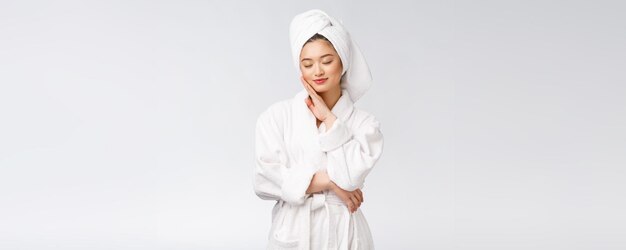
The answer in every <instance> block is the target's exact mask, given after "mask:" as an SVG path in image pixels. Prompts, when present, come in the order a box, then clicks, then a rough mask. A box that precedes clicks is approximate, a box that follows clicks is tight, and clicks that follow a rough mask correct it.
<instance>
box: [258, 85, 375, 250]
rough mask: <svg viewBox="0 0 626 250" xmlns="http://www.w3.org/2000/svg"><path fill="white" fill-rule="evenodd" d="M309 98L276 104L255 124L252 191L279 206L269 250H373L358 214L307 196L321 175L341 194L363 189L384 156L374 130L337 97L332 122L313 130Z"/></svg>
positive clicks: (334, 201)
mask: <svg viewBox="0 0 626 250" xmlns="http://www.w3.org/2000/svg"><path fill="white" fill-rule="evenodd" d="M307 96H308V93H307V92H306V91H305V90H303V91H301V92H299V93H298V94H297V95H296V96H295V97H294V98H292V99H289V100H285V101H281V102H278V103H275V104H273V105H272V106H270V107H269V108H268V109H267V110H266V111H264V112H263V113H262V114H261V115H260V116H259V118H258V120H257V124H256V146H255V149H256V167H255V171H254V190H255V193H256V194H257V195H258V196H259V197H260V198H262V199H265V200H276V201H277V202H276V204H275V205H274V209H273V211H272V228H271V230H270V234H269V244H268V249H307V250H308V249H374V245H373V241H372V237H371V234H370V231H369V227H368V225H367V221H366V220H365V217H364V216H363V214H362V212H361V210H360V209H359V210H357V212H355V213H353V214H351V213H349V211H348V208H347V207H346V206H345V205H344V204H343V202H342V201H341V199H339V198H338V197H337V196H336V194H335V193H334V192H330V191H326V192H323V193H316V194H306V189H307V188H308V186H309V184H310V183H311V179H312V177H313V175H314V174H315V172H317V171H318V170H322V169H326V171H327V172H328V175H329V177H330V179H331V180H332V181H333V182H334V183H335V184H337V185H338V186H339V187H341V188H342V189H344V190H349V191H353V190H355V189H357V188H362V187H363V183H364V182H365V178H366V177H367V175H368V174H369V173H370V171H371V170H372V168H373V167H374V165H375V163H376V162H377V161H378V159H379V157H380V155H381V153H382V149H383V136H382V133H381V131H380V124H379V122H378V121H377V120H376V119H375V117H374V116H372V115H370V114H368V113H366V112H364V111H361V110H359V109H357V108H355V107H354V105H353V102H352V100H351V98H350V94H349V93H348V91H347V90H342V95H341V97H340V98H339V100H338V101H337V103H336V104H335V106H334V107H333V108H332V110H331V112H332V113H333V114H335V116H336V117H337V120H336V121H335V122H334V123H333V125H332V127H331V128H326V127H325V125H324V123H322V124H321V125H320V127H319V128H317V127H316V118H315V116H313V114H312V113H311V111H310V110H309V109H308V108H307V106H306V104H305V103H304V99H305V98H306V97H307ZM364 204H367V203H364Z"/></svg>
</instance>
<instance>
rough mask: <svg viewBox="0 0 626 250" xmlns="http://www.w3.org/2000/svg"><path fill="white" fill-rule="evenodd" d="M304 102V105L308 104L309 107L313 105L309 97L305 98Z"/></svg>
mask: <svg viewBox="0 0 626 250" xmlns="http://www.w3.org/2000/svg"><path fill="white" fill-rule="evenodd" d="M304 103H306V106H308V107H309V108H310V107H311V106H313V102H312V101H311V98H310V97H307V98H305V99H304Z"/></svg>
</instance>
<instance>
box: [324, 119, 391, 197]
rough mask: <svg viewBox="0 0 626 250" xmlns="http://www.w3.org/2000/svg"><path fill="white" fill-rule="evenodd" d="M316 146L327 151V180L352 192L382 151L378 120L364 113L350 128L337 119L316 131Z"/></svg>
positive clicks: (361, 183) (362, 181) (359, 185)
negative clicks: (363, 117)
mask: <svg viewBox="0 0 626 250" xmlns="http://www.w3.org/2000/svg"><path fill="white" fill-rule="evenodd" d="M320 147H321V149H322V151H324V152H326V153H327V157H328V162H327V163H328V165H327V167H326V171H327V172H328V176H329V177H330V179H331V180H332V181H333V182H334V183H335V184H337V186H339V187H340V188H342V189H344V190H347V191H354V190H356V189H357V188H361V186H362V185H363V183H364V182H365V177H366V176H367V175H368V174H369V172H370V171H371V170H372V168H373V167H374V164H375V163H376V161H377V160H378V158H379V157H380V155H381V153H382V149H383V135H382V133H381V132H380V123H379V122H378V121H377V120H376V119H375V118H374V117H373V116H371V115H368V116H366V118H365V119H363V121H362V122H360V124H358V125H357V126H354V128H352V129H351V128H349V127H348V126H347V125H346V124H345V123H344V121H343V120H341V119H339V118H338V119H337V120H336V121H335V122H334V123H333V126H332V127H331V128H330V129H329V130H328V131H326V132H324V133H322V134H320Z"/></svg>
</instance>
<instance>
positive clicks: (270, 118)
mask: <svg viewBox="0 0 626 250" xmlns="http://www.w3.org/2000/svg"><path fill="white" fill-rule="evenodd" d="M292 101H293V100H292V99H286V100H281V101H278V102H275V103H273V104H271V105H270V106H269V107H267V108H266V109H265V110H263V112H261V114H259V117H258V118H257V124H259V123H261V122H263V123H276V124H281V123H282V121H284V120H285V119H286V118H287V115H288V114H289V110H290V109H291V103H292Z"/></svg>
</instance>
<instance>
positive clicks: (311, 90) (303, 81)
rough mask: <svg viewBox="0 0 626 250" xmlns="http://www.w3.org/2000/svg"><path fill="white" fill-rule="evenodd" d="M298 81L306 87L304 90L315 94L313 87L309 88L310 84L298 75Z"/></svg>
mask: <svg viewBox="0 0 626 250" xmlns="http://www.w3.org/2000/svg"><path fill="white" fill-rule="evenodd" d="M300 81H301V82H302V85H303V86H304V89H306V91H307V92H309V95H311V96H313V95H315V94H316V93H315V90H313V88H311V85H310V84H309V83H308V82H306V80H304V77H303V76H300Z"/></svg>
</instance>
